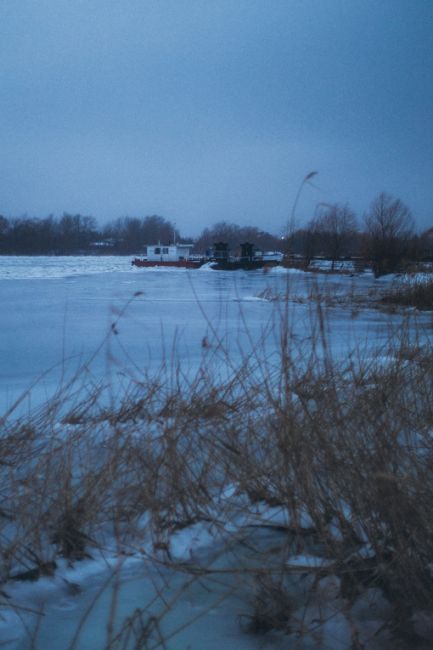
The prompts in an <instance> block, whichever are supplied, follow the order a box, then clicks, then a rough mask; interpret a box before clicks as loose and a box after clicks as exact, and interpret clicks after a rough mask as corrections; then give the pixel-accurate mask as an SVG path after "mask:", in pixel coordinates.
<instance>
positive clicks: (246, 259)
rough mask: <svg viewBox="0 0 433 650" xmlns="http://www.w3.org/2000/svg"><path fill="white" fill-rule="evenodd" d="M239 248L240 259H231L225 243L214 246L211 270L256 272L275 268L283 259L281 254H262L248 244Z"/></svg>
mask: <svg viewBox="0 0 433 650" xmlns="http://www.w3.org/2000/svg"><path fill="white" fill-rule="evenodd" d="M240 248H241V254H240V257H231V256H230V255H229V249H228V244H226V243H225V242H217V243H216V244H214V251H213V257H212V264H211V268H212V269H214V270H215V271H238V270H242V271H256V270H259V269H267V268H269V267H271V266H277V265H278V264H280V262H281V260H282V258H283V254H282V253H278V252H274V251H271V252H266V253H262V251H259V250H257V249H256V248H255V246H254V245H253V244H250V243H249V242H245V243H244V244H241V247H240Z"/></svg>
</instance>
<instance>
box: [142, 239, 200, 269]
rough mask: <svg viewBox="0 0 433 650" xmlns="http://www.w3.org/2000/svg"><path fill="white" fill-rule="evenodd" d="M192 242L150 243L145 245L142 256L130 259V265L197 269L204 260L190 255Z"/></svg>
mask: <svg viewBox="0 0 433 650" xmlns="http://www.w3.org/2000/svg"><path fill="white" fill-rule="evenodd" d="M193 246H194V244H168V245H167V246H164V245H161V244H151V245H148V246H146V252H145V253H144V255H143V257H142V258H141V257H136V258H134V259H133V260H132V262H131V264H132V266H137V267H140V268H150V267H155V266H157V267H173V268H178V269H198V268H200V266H202V265H203V264H204V262H205V261H206V260H204V259H203V258H200V257H195V256H193V255H191V251H192V248H193Z"/></svg>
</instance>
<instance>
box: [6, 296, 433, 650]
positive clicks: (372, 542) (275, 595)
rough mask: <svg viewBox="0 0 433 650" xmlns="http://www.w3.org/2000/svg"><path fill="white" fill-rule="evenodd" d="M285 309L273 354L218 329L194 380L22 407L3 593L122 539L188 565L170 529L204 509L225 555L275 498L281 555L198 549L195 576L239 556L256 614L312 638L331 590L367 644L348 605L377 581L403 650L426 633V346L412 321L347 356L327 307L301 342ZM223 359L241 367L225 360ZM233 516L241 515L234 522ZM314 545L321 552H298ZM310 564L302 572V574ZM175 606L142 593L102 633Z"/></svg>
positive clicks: (431, 602)
mask: <svg viewBox="0 0 433 650" xmlns="http://www.w3.org/2000/svg"><path fill="white" fill-rule="evenodd" d="M279 313H280V317H281V322H279V323H278V326H277V325H276V326H275V331H274V335H275V336H277V337H279V340H280V343H281V344H280V349H279V352H278V354H276V355H275V356H273V357H268V356H267V355H266V353H265V350H264V348H263V349H258V350H256V352H255V354H253V355H250V356H248V357H246V358H244V359H243V360H242V361H241V362H240V363H239V364H237V365H235V364H234V362H233V361H232V360H231V359H230V358H228V357H227V354H226V352H225V350H224V347H223V346H222V345H221V342H220V341H218V339H217V338H215V340H213V341H212V345H211V346H209V348H207V349H206V350H204V352H203V364H202V367H201V368H200V370H199V372H198V373H197V374H196V376H195V377H194V378H192V379H191V378H187V377H185V376H184V375H183V374H182V372H181V369H180V368H179V367H174V368H173V367H172V368H171V369H170V370H168V369H167V367H166V366H164V367H163V368H161V371H160V372H159V373H156V374H155V375H154V376H153V377H151V378H149V377H145V376H143V377H142V378H141V379H140V380H139V381H137V380H136V381H134V382H132V383H131V384H130V385H129V386H128V387H127V388H125V389H124V392H123V394H121V395H120V396H119V397H118V399H117V400H116V401H115V402H113V401H112V400H111V399H109V398H108V397H107V393H108V394H110V388H109V387H107V388H106V389H104V388H101V387H95V386H94V385H93V384H91V383H89V385H84V386H83V385H80V386H79V388H77V387H76V386H70V387H69V389H68V391H66V392H65V393H63V394H61V395H56V396H55V398H54V399H53V400H52V401H51V402H50V403H48V404H45V405H44V406H43V407H41V408H40V409H39V410H38V411H37V412H34V413H32V414H31V416H28V417H25V418H21V419H18V420H16V419H14V418H13V414H12V415H11V416H9V418H8V420H7V421H6V422H4V425H3V428H4V431H3V435H2V438H1V440H0V553H1V557H2V566H1V581H2V587H1V588H2V590H3V591H5V592H6V593H7V588H8V584H9V583H10V581H14V580H22V579H37V578H38V577H40V576H42V575H46V574H50V573H53V572H54V571H55V570H56V562H58V558H59V557H64V558H67V559H68V560H69V561H70V562H77V561H79V560H80V559H82V558H83V557H87V556H90V557H91V556H92V555H93V554H94V553H95V552H96V549H104V548H106V547H107V545H108V544H110V543H112V540H113V539H115V540H116V546H117V549H118V552H119V554H128V553H137V552H141V551H140V549H143V548H146V549H147V550H146V551H143V553H144V555H145V556H146V557H147V556H148V555H149V554H150V555H151V556H152V557H153V559H154V561H156V562H158V563H162V564H163V565H164V566H166V567H171V568H174V569H176V570H178V569H179V570H180V568H179V564H178V562H176V559H175V558H172V557H171V554H170V548H171V547H170V539H171V536H172V535H173V534H174V533H175V532H176V531H179V530H182V529H184V528H187V527H189V526H191V525H193V524H194V523H197V522H208V523H209V524H212V525H213V526H214V528H215V529H218V527H219V528H220V530H221V535H223V534H224V535H223V537H221V539H224V540H225V541H224V546H223V548H222V549H221V548H220V549H219V550H218V553H219V554H223V553H228V552H229V551H231V550H233V548H234V547H236V549H237V551H236V552H237V553H239V549H238V545H239V541H240V540H241V541H242V540H243V542H245V539H246V536H247V534H249V533H250V532H251V531H252V530H253V529H251V528H248V526H250V524H244V523H242V522H241V519H240V518H239V515H240V513H242V512H244V513H250V512H251V511H252V509H254V508H255V507H257V506H260V508H261V512H264V513H266V512H267V511H269V512H270V511H271V509H276V508H277V509H280V511H281V512H284V513H285V516H286V519H285V523H281V522H280V523H278V524H273V523H272V521H271V522H269V521H268V522H267V521H266V520H265V519H263V520H262V521H258V523H257V524H256V528H262V529H264V528H268V529H272V528H274V529H275V532H276V533H278V535H279V537H278V539H279V542H278V544H279V546H278V553H277V554H275V550H272V551H271V549H270V548H269V549H265V551H263V549H262V550H261V554H260V562H255V564H254V565H253V566H252V565H251V563H250V564H248V563H247V564H242V558H241V556H238V561H239V565H237V566H235V567H233V566H231V567H229V568H227V569H218V568H215V566H214V565H213V564H212V563H211V564H210V565H209V566H208V567H206V566H203V565H202V564H200V563H198V564H197V562H195V559H194V557H193V556H192V555H191V558H190V561H189V562H188V564H187V566H186V567H185V565H182V567H181V570H182V571H185V572H186V577H185V585H188V584H189V581H191V580H196V579H197V576H198V575H199V576H203V575H213V576H214V577H215V576H217V575H219V576H220V577H221V576H222V575H223V574H224V573H226V574H229V573H230V572H231V573H234V572H235V571H236V572H237V573H238V578H237V580H238V581H239V580H241V581H242V580H243V581H244V582H245V584H251V581H252V583H253V584H254V585H255V591H254V593H255V594H256V595H255V597H254V598H253V602H252V603H251V609H250V610H248V605H247V604H245V615H244V617H243V622H244V625H243V627H244V628H246V629H247V630H248V631H249V632H260V633H267V632H269V631H270V630H278V631H279V632H280V633H282V634H287V635H290V634H291V633H292V632H293V631H294V630H296V631H297V634H298V637H297V638H298V639H301V641H300V643H301V646H300V647H302V638H303V635H304V634H305V635H308V634H310V633H311V630H312V628H314V629H315V630H316V631H317V630H318V629H319V628H320V627H321V625H322V627H323V625H324V620H325V619H323V621H322V623H320V625H319V624H318V623H317V620H316V621H315V622H311V621H310V622H308V620H303V621H301V622H300V621H299V611H300V607H304V608H305V611H306V610H307V608H308V607H309V606H310V604H311V602H314V603H315V602H318V601H319V600H320V598H319V596H320V594H322V596H321V598H322V600H324V601H325V604H327V605H328V606H329V605H331V604H332V603H334V604H335V608H336V610H335V611H336V612H339V613H341V612H344V616H345V617H346V618H345V620H347V621H348V622H349V623H350V624H351V625H352V626H353V639H354V643H355V640H356V639H358V638H359V634H360V631H359V630H358V628H357V625H358V623H357V622H356V621H355V622H354V621H353V611H354V609H353V608H354V607H355V606H356V604H357V603H358V602H359V598H360V597H361V596H362V595H363V594H367V593H370V591H371V589H377V590H379V591H380V593H381V594H382V596H383V597H384V598H385V599H386V601H387V603H389V604H390V608H391V609H390V611H391V614H390V616H389V617H388V619H387V620H386V621H385V626H386V627H387V630H388V631H389V634H390V635H391V637H394V639H396V640H398V641H399V642H400V643H405V644H406V645H403V646H402V647H415V644H416V643H418V642H420V639H421V637H420V636H419V634H418V630H417V628H416V625H415V624H414V620H415V618H416V615H418V613H419V612H423V613H424V615H426V616H427V617H429V618H430V617H431V615H432V613H433V587H432V580H431V568H430V567H431V562H432V558H433V518H432V515H431V504H432V502H433V437H432V431H433V357H432V355H431V350H430V349H426V348H424V347H422V346H421V345H420V344H419V342H417V343H416V345H413V344H412V343H411V342H410V340H409V339H408V338H406V337H405V336H404V335H403V336H402V338H401V340H399V341H396V340H395V339H392V340H390V342H389V347H388V348H387V349H386V350H381V351H378V353H377V355H376V356H372V357H369V358H368V359H367V358H362V357H360V356H357V355H356V354H352V355H350V356H349V357H348V360H347V361H346V362H341V361H338V362H335V361H334V360H333V359H332V358H331V357H330V355H329V351H328V346H327V342H326V320H325V318H324V316H323V313H322V312H321V310H320V307H319V309H318V311H317V313H316V317H315V319H314V321H313V322H312V327H311V332H310V333H309V336H308V337H306V340H308V344H306V345H304V346H299V345H297V346H296V347H295V346H294V345H293V339H292V338H291V329H290V318H288V316H287V313H286V312H285V311H284V309H281V310H280V312H279ZM221 365H222V366H224V367H225V368H226V369H227V368H230V372H225V373H223V374H220V375H219V374H218V372H217V371H215V368H218V367H221ZM224 377H225V378H224ZM228 486H230V487H231V489H232V494H233V496H232V497H231V498H227V497H226V496H225V494H226V490H227V488H228ZM272 511H274V510H272ZM145 513H146V514H147V516H146V517H144V515H145ZM228 520H231V521H232V522H238V523H237V524H236V526H237V528H236V530H235V532H233V528H232V530H231V533H230V534H228V533H226V532H224V530H225V522H227V521H228ZM233 525H235V524H233ZM251 538H252V539H253V536H252V533H251ZM282 540H283V541H282ZM146 545H147V546H146ZM271 546H272V545H271ZM149 549H151V550H150V551H149ZM313 551H314V554H315V555H317V556H320V557H321V558H323V560H324V563H323V565H321V566H319V567H313V566H301V567H299V566H296V565H293V564H291V563H290V557H292V556H294V555H297V554H300V553H311V552H313ZM299 574H303V575H304V576H307V580H306V581H304V582H303V583H302V589H301V588H300V585H301V583H300V582H299ZM329 580H332V581H333V584H334V586H335V589H334V592H335V593H333V596H332V597H331V596H330V595H329V591H326V590H325V589H324V585H325V584H328V582H329ZM327 581H328V582H327ZM184 588H185V589H186V587H184ZM231 589H232V587H230V586H228V587H227V590H226V591H223V593H222V596H218V597H221V598H223V597H225V595H227V594H229V593H231ZM300 589H301V591H302V594H301V591H300ZM369 590H370V591H369ZM181 591H182V590H181ZM298 592H299V593H298ZM294 594H295V595H294ZM174 606H175V602H171V603H169V606H167V607H165V609H164V610H163V611H162V612H160V614H158V615H155V614H154V613H152V614H149V613H146V612H147V610H146V606H143V608H142V609H140V610H137V611H136V612H135V613H134V614H133V615H132V616H131V617H130V618H128V619H127V620H125V621H124V622H123V624H122V625H120V627H118V628H117V631H116V633H114V631H113V629H110V632H109V635H108V640H107V647H110V648H115V647H116V648H117V647H119V648H120V647H125V648H126V647H128V648H129V647H134V648H148V647H149V648H150V647H170V644H169V640H167V639H166V638H164V633H163V627H164V626H163V623H164V618H165V617H166V616H167V614H168V612H169V611H170V608H171V607H174ZM113 608H114V609H115V603H114V604H113ZM296 612H297V613H296ZM339 615H340V614H339ZM414 617H415V618H414ZM191 623H193V621H191ZM109 627H110V626H109ZM317 634H319V632H317ZM315 638H316V637H315ZM317 638H318V639H319V641H318V647H320V634H319V636H317ZM430 642H433V639H430ZM128 644H129V645H128ZM165 644H167V645H165ZM171 647H172V646H171ZM352 647H362V646H361V645H359V646H356V645H353V646H352Z"/></svg>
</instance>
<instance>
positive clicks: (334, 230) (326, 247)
mask: <svg viewBox="0 0 433 650" xmlns="http://www.w3.org/2000/svg"><path fill="white" fill-rule="evenodd" d="M319 207H321V208H322V212H321V213H320V214H319V215H318V217H317V218H316V220H315V230H316V233H317V238H318V242H319V245H320V246H321V247H322V249H323V251H324V253H325V254H326V255H327V257H329V259H330V260H331V261H332V269H334V266H335V262H336V261H337V260H339V259H340V258H341V257H342V256H344V255H349V253H350V246H351V243H352V241H353V238H354V235H355V234H356V232H357V222H356V216H355V213H354V212H353V210H351V208H350V207H349V205H347V204H346V205H340V204H338V203H335V204H333V205H329V204H321V206H319Z"/></svg>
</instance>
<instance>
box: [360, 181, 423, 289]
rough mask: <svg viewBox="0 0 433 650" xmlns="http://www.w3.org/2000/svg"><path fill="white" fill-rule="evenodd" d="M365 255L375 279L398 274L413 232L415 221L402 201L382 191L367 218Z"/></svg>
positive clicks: (365, 219) (365, 220)
mask: <svg viewBox="0 0 433 650" xmlns="http://www.w3.org/2000/svg"><path fill="white" fill-rule="evenodd" d="M364 222H365V227H366V253H367V255H368V257H369V259H370V260H371V263H372V266H373V271H374V274H375V275H376V276H379V275H384V274H386V273H392V272H395V271H397V270H398V269H399V268H400V267H401V263H402V260H403V258H404V257H405V255H407V252H408V249H409V244H410V240H411V237H412V234H413V231H414V219H413V217H412V213H411V211H410V209H409V208H408V206H407V205H406V204H405V203H403V201H401V200H400V199H397V198H394V197H393V196H392V195H390V194H387V193H386V192H382V193H381V194H379V196H377V197H376V198H375V199H374V201H373V202H372V204H371V206H370V209H369V211H368V212H367V214H366V215H365V216H364Z"/></svg>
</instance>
